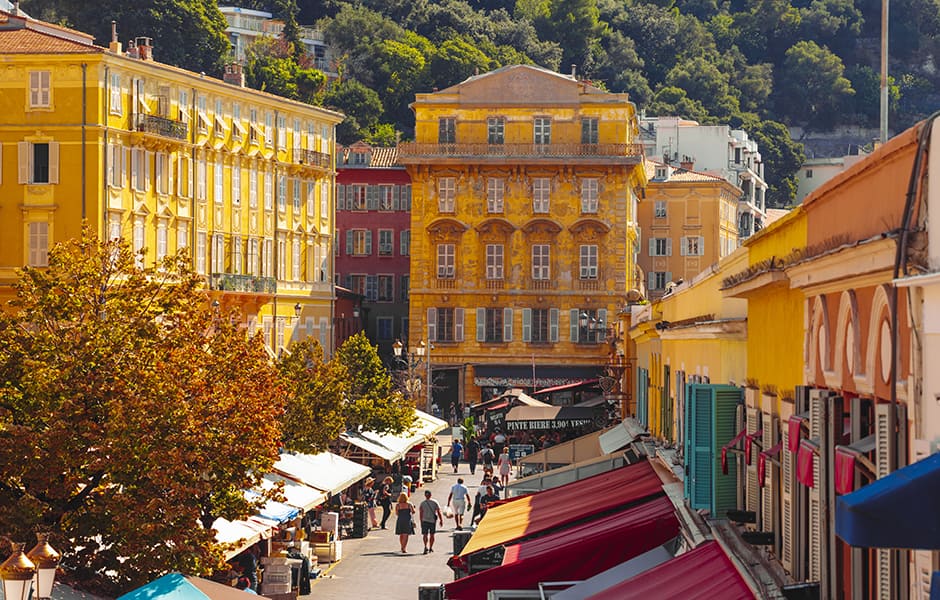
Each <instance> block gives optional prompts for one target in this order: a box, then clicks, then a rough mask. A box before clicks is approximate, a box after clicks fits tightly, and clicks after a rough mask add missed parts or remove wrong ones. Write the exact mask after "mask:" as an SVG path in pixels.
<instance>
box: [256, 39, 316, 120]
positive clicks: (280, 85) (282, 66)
mask: <svg viewBox="0 0 940 600" xmlns="http://www.w3.org/2000/svg"><path fill="white" fill-rule="evenodd" d="M292 48H293V46H292V45H291V44H289V43H288V42H286V41H285V40H283V39H275V38H269V37H261V38H258V39H257V40H255V41H254V42H252V43H251V44H249V46H248V47H247V48H246V50H245V83H246V84H247V85H248V87H251V88H254V89H257V90H262V91H265V92H268V93H270V94H276V95H278V96H281V97H284V98H289V99H291V100H298V101H300V102H306V103H307V104H315V103H317V102H318V100H319V98H320V97H321V95H322V93H323V89H324V87H325V86H326V75H324V74H323V72H322V71H319V70H317V69H315V68H313V67H303V66H301V65H300V64H299V63H298V62H297V59H296V58H295V56H294V55H293V54H292V50H291V49H292Z"/></svg>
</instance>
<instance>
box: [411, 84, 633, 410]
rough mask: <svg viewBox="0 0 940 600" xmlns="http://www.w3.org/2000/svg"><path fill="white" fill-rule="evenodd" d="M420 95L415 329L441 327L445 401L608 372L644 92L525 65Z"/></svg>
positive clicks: (414, 164) (624, 275)
mask: <svg viewBox="0 0 940 600" xmlns="http://www.w3.org/2000/svg"><path fill="white" fill-rule="evenodd" d="M412 106H413V108H414V111H415V114H416V130H415V138H416V141H415V142H414V143H407V144H401V145H400V146H399V161H400V162H401V163H402V164H404V165H405V166H406V168H407V169H408V172H409V174H410V175H411V180H412V189H413V201H412V227H411V229H412V234H411V235H412V238H411V307H410V327H409V334H410V338H411V341H412V343H413V344H414V343H417V342H418V340H425V339H430V340H431V342H432V343H433V347H432V349H431V359H430V364H431V369H432V370H433V371H434V378H435V380H436V381H442V382H443V384H439V386H438V387H439V389H437V390H435V394H436V398H438V399H439V400H438V401H439V402H441V406H442V407H445V408H446V405H448V404H450V403H452V402H454V401H456V402H458V403H465V404H470V403H476V402H478V401H479V400H481V399H486V398H488V397H490V396H491V395H492V394H494V393H496V392H498V391H500V390H503V389H506V388H508V387H526V388H532V387H535V388H544V387H547V386H551V385H559V384H567V383H572V382H576V381H581V380H583V379H587V378H591V377H597V376H598V375H599V374H600V372H601V367H602V366H603V365H604V364H605V363H606V361H607V358H608V357H607V354H608V350H609V346H608V345H607V344H606V343H604V342H605V338H606V329H607V327H608V314H610V315H611V318H613V317H614V314H615V312H616V311H617V310H618V308H619V307H620V306H621V305H623V304H624V296H625V294H626V292H627V291H628V290H630V289H631V288H633V287H635V286H636V279H635V274H636V265H635V251H636V241H637V231H636V225H635V223H636V215H637V203H638V202H637V199H638V193H637V191H638V190H639V189H640V188H641V187H642V186H643V185H644V184H645V182H646V175H645V171H644V170H643V163H642V158H643V157H642V146H641V145H639V144H637V143H636V136H637V131H638V130H637V118H636V109H635V107H634V105H633V104H632V103H631V102H630V101H629V100H628V98H627V95H626V94H610V93H606V92H604V91H602V90H600V89H598V88H595V87H593V86H592V85H590V84H588V83H586V82H582V81H578V80H577V79H575V78H574V77H572V76H567V75H561V74H558V73H554V72H551V71H547V70H544V69H541V68H537V67H531V66H510V67H504V68H502V69H498V70H496V71H493V72H490V73H486V74H483V75H478V76H475V77H471V78H469V79H467V80H466V81H464V82H463V83H460V84H458V85H455V86H453V87H450V88H447V89H445V90H442V91H439V92H434V93H428V94H418V95H417V98H416V101H415V103H414V104H413V105H412ZM611 311H614V312H611ZM441 387H443V388H446V390H443V391H442V390H441V389H440V388H441Z"/></svg>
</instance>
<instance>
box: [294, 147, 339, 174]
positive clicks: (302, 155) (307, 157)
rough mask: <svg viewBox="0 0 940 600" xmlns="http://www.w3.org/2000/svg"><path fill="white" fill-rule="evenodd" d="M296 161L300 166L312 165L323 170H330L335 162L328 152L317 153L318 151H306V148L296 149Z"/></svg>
mask: <svg viewBox="0 0 940 600" xmlns="http://www.w3.org/2000/svg"><path fill="white" fill-rule="evenodd" d="M294 160H295V161H296V162H297V164H299V165H312V166H314V167H321V168H323V169H329V168H330V167H332V166H333V161H332V160H331V159H330V155H329V154H327V153H326V152H317V151H316V150H306V149H304V148H294Z"/></svg>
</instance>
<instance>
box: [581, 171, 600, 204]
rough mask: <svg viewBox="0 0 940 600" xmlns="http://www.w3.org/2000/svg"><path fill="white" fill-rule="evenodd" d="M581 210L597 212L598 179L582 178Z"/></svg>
mask: <svg viewBox="0 0 940 600" xmlns="http://www.w3.org/2000/svg"><path fill="white" fill-rule="evenodd" d="M581 212H582V213H596V212H597V179H594V178H589V179H582V180H581Z"/></svg>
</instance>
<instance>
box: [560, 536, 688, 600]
mask: <svg viewBox="0 0 940 600" xmlns="http://www.w3.org/2000/svg"><path fill="white" fill-rule="evenodd" d="M672 558H673V556H672V553H671V552H670V551H669V550H667V549H666V547H665V546H657V547H655V548H653V549H652V550H649V551H648V552H644V553H643V554H641V555H639V556H637V557H635V558H631V559H630V560H628V561H626V562H622V563H620V564H619V565H617V566H615V567H611V568H610V569H607V570H606V571H601V572H600V573H598V574H597V575H595V576H593V577H590V578H588V579H585V580H584V581H582V582H579V583H576V584H575V585H573V586H571V587H570V588H568V589H567V590H562V591H560V592H558V593H557V594H555V595H553V596H552V600H582V599H583V598H586V597H588V596H590V595H591V594H596V593H597V592H600V591H602V590H606V589H607V588H609V587H610V586H612V585H616V584H618V583H620V582H621V581H625V580H627V579H630V578H631V577H635V576H636V575H639V574H640V573H642V572H644V571H649V570H650V569H652V568H653V567H655V566H656V565H661V564H663V563H664V562H666V561H668V560H672Z"/></svg>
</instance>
